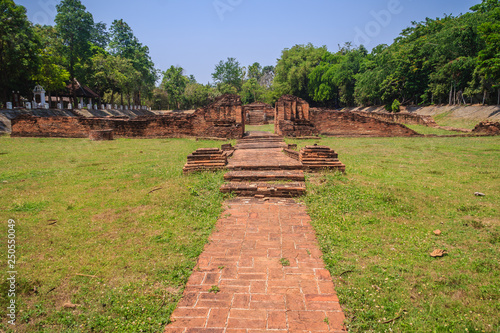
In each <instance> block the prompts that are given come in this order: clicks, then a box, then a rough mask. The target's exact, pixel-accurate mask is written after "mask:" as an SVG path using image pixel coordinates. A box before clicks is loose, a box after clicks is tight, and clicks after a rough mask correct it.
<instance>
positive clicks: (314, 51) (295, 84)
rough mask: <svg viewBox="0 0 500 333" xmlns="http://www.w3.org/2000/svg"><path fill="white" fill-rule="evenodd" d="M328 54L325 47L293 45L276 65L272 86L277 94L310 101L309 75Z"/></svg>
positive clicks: (284, 51) (284, 52) (285, 51)
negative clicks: (290, 95)
mask: <svg viewBox="0 0 500 333" xmlns="http://www.w3.org/2000/svg"><path fill="white" fill-rule="evenodd" d="M326 52H328V51H327V49H326V46H322V47H315V46H314V45H312V44H307V45H295V46H294V47H292V48H291V49H285V50H283V52H282V53H281V58H280V59H278V64H277V65H276V70H275V74H276V76H275V78H274V84H275V85H276V90H277V92H278V93H279V94H292V95H296V96H298V97H301V98H303V99H306V100H310V98H309V93H308V85H309V74H310V73H311V72H312V70H313V69H314V68H315V67H316V66H317V65H318V64H319V63H320V61H321V59H322V58H323V56H324V55H325V53H326Z"/></svg>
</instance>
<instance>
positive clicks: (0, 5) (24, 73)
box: [0, 0, 40, 103]
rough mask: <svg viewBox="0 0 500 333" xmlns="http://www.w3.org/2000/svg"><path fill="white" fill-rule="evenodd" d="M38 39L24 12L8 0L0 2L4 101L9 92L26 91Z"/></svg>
mask: <svg viewBox="0 0 500 333" xmlns="http://www.w3.org/2000/svg"><path fill="white" fill-rule="evenodd" d="M39 44H40V42H39V38H38V36H37V35H36V33H35V31H34V29H33V26H32V24H31V23H30V22H29V21H28V18H27V16H26V9H25V8H24V7H23V6H18V5H16V4H15V3H14V1H12V0H1V1H0V94H1V95H0V98H1V102H4V103H5V102H7V101H9V100H10V99H9V98H8V96H9V93H10V92H11V91H12V90H16V91H17V90H19V91H22V92H24V93H27V92H29V89H30V86H31V89H33V87H32V81H31V77H32V75H34V74H35V73H36V71H37V66H38V61H39V58H38V56H37V55H38V50H39Z"/></svg>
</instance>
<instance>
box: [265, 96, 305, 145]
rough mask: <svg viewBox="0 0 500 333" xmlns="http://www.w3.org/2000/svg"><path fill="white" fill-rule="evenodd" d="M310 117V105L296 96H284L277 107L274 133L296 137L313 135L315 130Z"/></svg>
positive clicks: (277, 103)
mask: <svg viewBox="0 0 500 333" xmlns="http://www.w3.org/2000/svg"><path fill="white" fill-rule="evenodd" d="M309 117H310V116H309V103H307V102H306V101H304V100H303V99H301V98H299V97H296V96H292V95H283V96H281V98H280V99H279V100H278V101H277V102H276V106H275V113H274V132H275V133H276V134H278V135H283V136H295V137H298V136H309V135H313V134H314V132H315V130H314V126H313V125H312V124H311V123H310V122H309Z"/></svg>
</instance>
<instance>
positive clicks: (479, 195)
mask: <svg viewBox="0 0 500 333" xmlns="http://www.w3.org/2000/svg"><path fill="white" fill-rule="evenodd" d="M474 195H475V196H476V197H485V196H486V194H484V193H481V192H476V193H474Z"/></svg>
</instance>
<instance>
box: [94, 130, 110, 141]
mask: <svg viewBox="0 0 500 333" xmlns="http://www.w3.org/2000/svg"><path fill="white" fill-rule="evenodd" d="M89 139H90V140H92V141H112V140H113V130H111V129H108V130H102V131H90V133H89Z"/></svg>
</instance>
